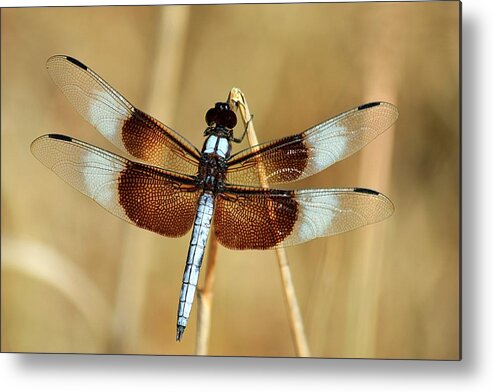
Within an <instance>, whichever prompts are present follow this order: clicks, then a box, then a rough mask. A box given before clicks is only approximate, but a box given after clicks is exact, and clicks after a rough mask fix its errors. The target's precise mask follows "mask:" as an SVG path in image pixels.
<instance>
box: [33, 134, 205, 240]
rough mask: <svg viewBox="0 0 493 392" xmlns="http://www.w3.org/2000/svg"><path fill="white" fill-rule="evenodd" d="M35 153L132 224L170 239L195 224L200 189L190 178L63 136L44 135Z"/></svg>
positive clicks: (50, 167) (43, 161)
mask: <svg viewBox="0 0 493 392" xmlns="http://www.w3.org/2000/svg"><path fill="white" fill-rule="evenodd" d="M31 151H32V153H33V154H34V156H35V157H36V158H37V159H38V160H39V161H41V163H43V164H44V165H45V166H47V167H48V168H49V169H51V170H52V171H54V172H55V173H56V174H57V175H58V176H59V177H60V178H61V179H62V180H64V181H65V182H67V183H69V184H70V185H72V186H73V187H74V188H76V189H77V190H79V191H80V192H82V193H84V194H85V195H87V196H89V197H90V198H91V199H93V200H95V201H96V202H97V203H98V204H100V205H101V206H102V207H104V208H105V209H106V210H108V211H109V212H111V213H112V214H114V215H116V216H118V217H119V218H122V219H124V220H126V221H127V222H130V223H133V224H134V225H137V226H138V227H141V228H144V229H147V230H150V231H153V232H155V233H158V234H161V235H164V236H167V237H179V236H182V235H184V234H185V233H186V232H187V231H188V230H190V228H191V227H192V224H193V219H194V216H195V211H196V207H197V200H198V197H199V190H198V189H197V188H196V186H195V185H194V178H193V177H191V176H185V175H180V174H177V173H173V172H170V171H166V170H163V169H160V168H157V167H153V166H148V165H144V164H141V163H136V162H132V161H129V160H127V159H125V158H122V157H120V156H118V155H115V154H112V153H110V152H108V151H105V150H102V149H100V148H97V147H94V146H92V145H90V144H87V143H84V142H82V141H80V140H77V139H73V138H71V137H68V136H64V135H54V134H53V135H45V136H41V137H39V138H38V139H36V140H34V142H33V143H32V144H31Z"/></svg>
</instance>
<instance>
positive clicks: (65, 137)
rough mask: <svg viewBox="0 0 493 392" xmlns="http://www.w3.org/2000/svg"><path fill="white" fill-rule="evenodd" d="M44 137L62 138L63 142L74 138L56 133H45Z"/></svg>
mask: <svg viewBox="0 0 493 392" xmlns="http://www.w3.org/2000/svg"><path fill="white" fill-rule="evenodd" d="M45 137H48V138H50V139H56V140H63V141H65V142H72V141H74V139H73V138H71V137H70V136H67V135H60V134H58V133H50V134H48V135H45Z"/></svg>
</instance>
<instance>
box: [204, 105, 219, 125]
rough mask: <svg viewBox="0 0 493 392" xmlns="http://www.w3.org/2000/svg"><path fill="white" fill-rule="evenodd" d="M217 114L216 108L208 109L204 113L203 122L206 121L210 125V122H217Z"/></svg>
mask: <svg viewBox="0 0 493 392" xmlns="http://www.w3.org/2000/svg"><path fill="white" fill-rule="evenodd" d="M217 115H218V112H217V109H216V108H212V109H209V110H208V111H207V113H206V114H205V122H206V123H207V125H209V126H210V125H211V124H212V123H215V122H217Z"/></svg>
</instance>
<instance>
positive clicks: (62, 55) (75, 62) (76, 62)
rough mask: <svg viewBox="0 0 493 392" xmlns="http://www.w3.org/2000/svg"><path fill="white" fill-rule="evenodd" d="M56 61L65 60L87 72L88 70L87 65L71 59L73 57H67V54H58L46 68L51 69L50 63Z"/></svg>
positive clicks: (51, 58)
mask: <svg viewBox="0 0 493 392" xmlns="http://www.w3.org/2000/svg"><path fill="white" fill-rule="evenodd" d="M56 59H65V60H67V61H68V62H70V63H72V64H74V65H75V66H77V67H79V68H82V69H83V70H84V71H87V70H88V68H87V66H86V65H84V64H82V63H81V62H80V61H79V60H77V59H76V58H74V57H71V56H67V55H65V54H56V55H54V56H51V57H50V58H49V59H48V61H47V62H46V66H47V67H48V68H49V66H50V62H51V61H53V60H56Z"/></svg>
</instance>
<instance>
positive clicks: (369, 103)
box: [358, 101, 383, 110]
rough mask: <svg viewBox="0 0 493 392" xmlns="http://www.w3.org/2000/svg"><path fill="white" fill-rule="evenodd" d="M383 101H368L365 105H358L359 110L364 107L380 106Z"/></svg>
mask: <svg viewBox="0 0 493 392" xmlns="http://www.w3.org/2000/svg"><path fill="white" fill-rule="evenodd" d="M382 103H383V102H380V101H379V102H368V103H365V104H363V105H360V106H358V110H364V109H368V108H372V107H374V106H379V105H381V104H382Z"/></svg>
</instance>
